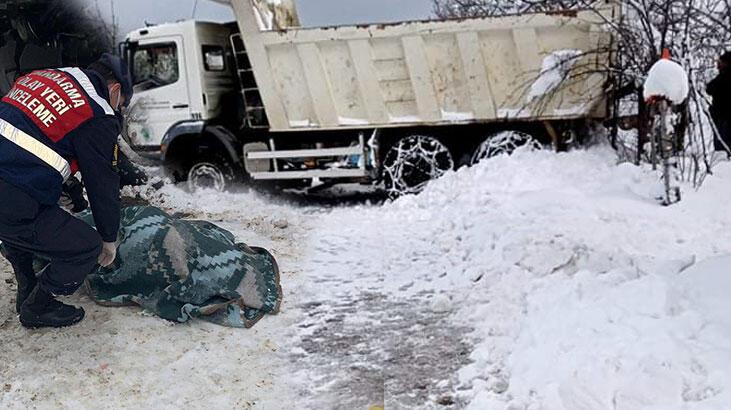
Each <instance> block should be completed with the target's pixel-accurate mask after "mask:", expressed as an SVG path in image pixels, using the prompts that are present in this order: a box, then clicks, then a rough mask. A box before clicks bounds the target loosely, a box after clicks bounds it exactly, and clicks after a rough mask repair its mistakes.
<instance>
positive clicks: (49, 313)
mask: <svg viewBox="0 0 731 410" xmlns="http://www.w3.org/2000/svg"><path fill="white" fill-rule="evenodd" d="M83 318H84V309H82V308H80V307H75V306H71V305H67V304H64V303H61V302H59V301H57V300H56V298H54V296H53V295H52V294H50V293H48V292H46V291H45V290H43V289H41V287H40V286H36V287H35V288H33V291H32V292H31V293H30V295H29V296H28V298H27V299H26V300H25V302H23V305H22V306H21V307H20V324H22V325H23V326H25V327H29V328H39V327H65V326H71V325H75V324H77V323H79V322H81V320H82V319H83Z"/></svg>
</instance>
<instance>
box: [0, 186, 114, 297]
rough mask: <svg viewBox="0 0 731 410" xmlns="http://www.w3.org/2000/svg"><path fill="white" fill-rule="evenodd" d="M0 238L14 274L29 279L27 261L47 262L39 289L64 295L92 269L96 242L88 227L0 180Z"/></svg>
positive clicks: (98, 239)
mask: <svg viewBox="0 0 731 410" xmlns="http://www.w3.org/2000/svg"><path fill="white" fill-rule="evenodd" d="M0 240H2V242H3V246H4V248H5V252H4V254H5V255H6V257H7V259H8V261H9V262H10V263H11V264H12V265H13V269H14V270H15V275H16V276H17V277H19V282H20V280H21V279H22V278H26V279H29V280H31V281H33V282H34V281H35V280H34V278H35V275H36V273H35V272H34V271H33V260H34V259H36V258H40V259H43V260H45V261H48V262H49V264H48V265H47V266H46V267H45V268H44V269H43V270H42V271H41V272H40V274H38V283H39V284H40V286H41V288H43V289H44V290H46V291H48V292H50V293H52V294H54V295H70V294H72V293H74V292H75V291H76V289H78V288H79V287H80V286H81V284H82V283H83V282H84V279H85V278H86V276H87V275H88V274H90V273H92V272H93V270H95V269H96V268H97V258H98V256H99V254H100V253H101V247H102V240H101V237H100V236H99V234H98V233H97V232H96V231H95V230H94V229H93V228H92V227H91V226H89V225H87V224H86V223H84V222H82V221H81V220H79V219H77V218H74V217H73V216H71V214H69V213H67V212H65V211H64V210H62V209H61V208H59V207H58V206H55V205H54V206H47V205H41V204H39V203H38V202H37V201H36V200H35V199H33V198H31V197H30V196H29V195H27V194H26V193H25V192H23V191H21V190H20V189H18V188H16V187H14V186H13V185H10V184H8V183H6V182H4V181H2V180H0Z"/></svg>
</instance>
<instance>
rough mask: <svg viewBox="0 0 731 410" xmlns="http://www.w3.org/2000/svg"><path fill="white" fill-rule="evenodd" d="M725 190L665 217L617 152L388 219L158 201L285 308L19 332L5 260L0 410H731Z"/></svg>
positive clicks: (512, 173)
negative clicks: (230, 254) (203, 223)
mask: <svg viewBox="0 0 731 410" xmlns="http://www.w3.org/2000/svg"><path fill="white" fill-rule="evenodd" d="M730 187H731V166H729V164H722V165H721V166H719V167H718V168H717V170H716V175H715V176H713V177H710V179H709V180H708V181H707V183H706V185H705V186H704V187H703V188H702V189H701V190H700V191H698V192H695V191H692V190H691V189H688V188H686V192H685V199H684V201H683V202H682V203H680V204H678V205H676V206H673V207H669V208H663V207H660V206H658V205H657V203H656V202H655V201H654V199H653V198H654V196H655V194H656V193H657V190H658V189H659V185H658V182H657V177H656V174H654V173H652V172H650V171H647V170H643V169H639V168H636V167H633V166H630V165H619V166H618V165H616V160H615V155H614V153H613V152H611V151H610V150H609V149H607V148H593V149H590V150H587V151H575V152H571V153H566V154H553V153H550V152H518V153H516V154H515V155H514V156H512V157H498V158H494V159H491V160H489V161H486V162H484V163H482V164H480V165H478V166H475V167H473V168H470V169H463V170H460V171H459V172H456V173H450V174H449V175H447V176H445V177H444V178H442V179H441V180H439V181H436V182H434V183H432V184H430V185H429V186H428V187H427V190H426V191H425V192H424V193H423V194H421V195H419V196H411V197H405V198H402V199H400V200H398V201H395V202H392V203H385V204H382V203H376V204H369V203H365V202H361V203H346V204H341V205H339V206H333V205H332V204H322V203H317V202H309V203H308V202H307V201H297V202H296V203H293V202H292V201H285V200H283V199H282V198H281V197H280V198H277V197H272V196H263V195H259V194H254V193H246V194H213V193H207V194H200V195H196V196H191V195H188V194H185V193H183V192H182V191H179V190H177V189H176V188H173V187H166V188H164V190H163V192H162V193H158V194H154V195H150V197H151V199H152V202H153V203H155V204H157V205H160V206H162V207H164V208H166V209H170V210H172V211H175V212H181V213H182V214H184V215H186V217H188V218H193V219H208V220H210V221H212V222H215V223H218V224H220V225H222V226H223V227H225V228H227V229H229V230H231V231H233V232H234V233H235V234H236V235H237V236H238V237H239V239H240V240H241V241H243V242H247V243H249V244H251V245H256V246H262V247H266V248H268V249H270V250H271V251H272V252H273V254H274V255H275V256H276V257H277V258H278V260H279V263H280V267H281V269H282V272H283V276H282V285H283V288H284V291H285V299H284V304H283V307H282V311H281V313H280V314H279V315H277V316H268V317H265V318H264V319H262V320H261V321H260V322H259V323H258V324H257V325H256V326H255V327H254V328H252V329H250V330H240V329H227V328H222V327H218V326H215V325H211V324H207V323H203V322H200V321H198V322H193V323H190V324H185V325H175V324H171V323H168V322H165V321H163V320H161V319H158V318H155V317H151V316H148V315H145V314H143V313H142V312H141V311H140V310H139V309H134V308H119V309H109V308H102V307H97V306H94V305H93V304H91V303H90V302H89V300H88V298H86V297H84V296H82V295H77V296H75V297H74V298H73V299H74V301H75V302H79V303H81V304H82V305H84V307H85V308H86V309H87V312H88V313H89V315H88V318H87V319H86V320H85V321H84V322H82V323H81V324H80V325H79V326H76V327H72V328H69V329H63V330H41V331H28V330H25V329H22V328H21V327H20V326H19V325H18V324H17V320H16V318H15V315H14V312H13V307H12V304H11V303H10V300H11V298H12V297H13V289H14V285H13V283H12V280H11V277H12V274H11V273H10V271H9V270H8V267H7V265H2V268H0V271H1V272H2V273H0V279H2V280H3V281H2V282H0V304H1V305H2V306H0V332H1V333H0V338H1V343H0V346H2V348H0V380H1V381H0V407H3V408H28V407H37V408H58V407H67V408H98V407H100V406H99V404H100V403H101V407H107V408H119V407H140V406H143V407H153V406H154V407H158V408H173V407H180V406H186V407H190V408H203V407H207V408H219V407H224V408H229V407H234V408H266V409H269V408H274V409H276V408H291V407H292V405H293V404H297V407H310V406H313V407H314V406H317V407H318V408H334V409H340V408H342V409H353V408H368V407H369V406H373V405H385V406H386V408H466V407H469V408H475V409H485V408H490V409H492V408H495V409H510V410H517V409H525V410H528V409H531V410H533V409H547V410H554V409H557V410H562V409H565V410H575V409H648V408H657V409H724V408H729V407H731V368H729V366H728V363H730V362H731V348H729V346H731V319H729V317H731V316H730V315H731V313H729V312H731V302H729V301H728V298H727V297H726V295H728V294H729V293H730V292H731V279H729V275H728V273H727V272H726V271H724V267H725V266H727V265H728V264H727V263H726V262H727V261H728V259H723V256H724V255H728V254H731V230H729V228H730V227H731V214H729V213H728V212H727V209H726V207H725V204H727V203H729V201H731V188H730ZM718 257H721V258H722V259H714V258H718Z"/></svg>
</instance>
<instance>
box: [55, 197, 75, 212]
mask: <svg viewBox="0 0 731 410" xmlns="http://www.w3.org/2000/svg"><path fill="white" fill-rule="evenodd" d="M58 206H59V207H61V208H63V209H65V210H67V211H69V212H71V210H72V209H73V208H74V201H73V200H72V199H71V197H70V196H68V195H66V194H65V193H64V194H61V198H59V200H58Z"/></svg>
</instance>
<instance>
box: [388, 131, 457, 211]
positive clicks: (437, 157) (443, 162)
mask: <svg viewBox="0 0 731 410" xmlns="http://www.w3.org/2000/svg"><path fill="white" fill-rule="evenodd" d="M383 168H384V171H383V172H384V182H385V183H386V190H387V192H388V194H389V196H391V197H392V198H395V197H398V196H401V195H408V194H416V193H419V192H421V191H422V190H423V189H424V187H425V186H426V184H427V183H428V182H429V181H430V180H433V179H436V178H439V177H441V176H442V175H444V174H445V173H446V172H447V171H449V170H451V169H453V168H454V160H453V159H452V155H451V153H450V152H449V150H448V149H447V147H445V146H444V144H442V143H441V142H439V140H437V139H436V138H433V137H429V136H424V135H413V136H410V137H406V138H402V139H401V140H399V141H398V142H397V143H396V144H395V145H394V146H393V147H391V149H390V150H389V151H388V154H387V155H386V159H385V161H384V164H383ZM413 171H416V172H418V174H413V173H412V172H413ZM414 177H420V178H418V179H417V181H413V180H410V179H412V178H414Z"/></svg>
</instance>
